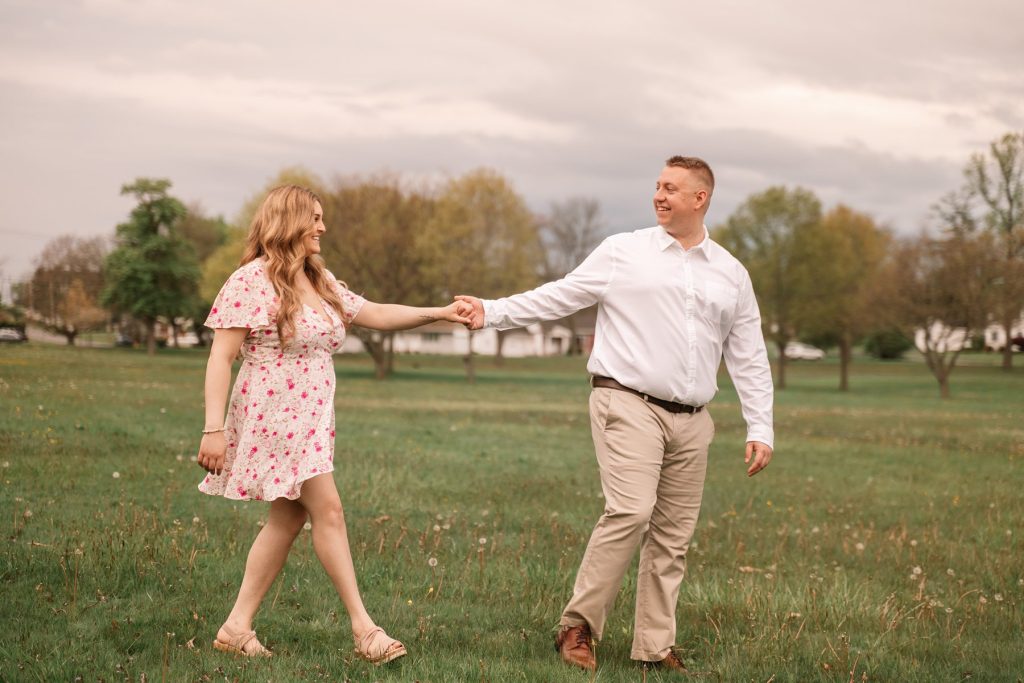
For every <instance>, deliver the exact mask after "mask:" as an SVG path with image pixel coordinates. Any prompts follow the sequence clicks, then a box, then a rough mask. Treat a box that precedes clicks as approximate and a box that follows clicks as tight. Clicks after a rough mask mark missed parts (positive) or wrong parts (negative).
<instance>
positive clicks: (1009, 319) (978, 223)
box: [936, 133, 1024, 370]
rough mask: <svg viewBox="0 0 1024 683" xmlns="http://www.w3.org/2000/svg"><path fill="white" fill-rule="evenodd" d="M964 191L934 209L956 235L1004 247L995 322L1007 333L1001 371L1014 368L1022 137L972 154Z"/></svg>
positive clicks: (1022, 258)
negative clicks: (989, 238)
mask: <svg viewBox="0 0 1024 683" xmlns="http://www.w3.org/2000/svg"><path fill="white" fill-rule="evenodd" d="M964 176H965V178H966V180H965V184H964V186H963V187H962V188H961V189H960V190H958V191H954V192H951V193H949V194H947V195H946V196H945V197H944V198H943V199H942V201H940V202H939V204H938V206H937V207H936V212H937V214H938V216H939V218H940V220H941V221H942V223H943V225H944V227H946V228H947V229H949V230H950V231H951V232H952V233H954V234H965V233H967V234H970V233H973V232H977V231H979V230H985V231H988V232H990V233H992V234H993V235H994V236H995V237H996V238H997V241H998V244H999V246H1000V248H1001V252H1002V253H1001V259H1000V261H1001V262H1000V264H999V270H1000V274H999V276H998V277H997V278H996V279H995V281H994V282H993V283H992V287H993V292H992V294H993V296H992V298H991V302H990V306H991V308H990V311H989V312H990V314H991V317H992V318H994V319H995V321H996V322H997V323H998V324H999V326H1000V327H1002V328H1003V331H1004V332H1005V335H1006V344H1005V345H1004V346H1003V369H1004V370H1011V369H1013V344H1012V341H1011V340H1012V337H1013V334H1012V332H1013V325H1014V323H1015V322H1017V321H1018V320H1020V318H1021V312H1022V310H1024V304H1022V301H1024V134H1021V133H1007V134H1006V135H1004V136H1002V137H1001V138H999V139H998V140H996V141H994V142H992V143H991V144H990V145H989V149H988V154H981V153H979V154H974V155H973V156H972V157H971V159H970V161H969V162H968V164H967V167H966V168H965V169H964Z"/></svg>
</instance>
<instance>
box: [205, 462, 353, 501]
mask: <svg viewBox="0 0 1024 683" xmlns="http://www.w3.org/2000/svg"><path fill="white" fill-rule="evenodd" d="M333 472H334V465H333V464H332V465H331V468H330V469H325V470H321V471H319V472H315V473H310V474H309V476H307V477H303V478H302V479H299V480H297V481H296V482H295V484H294V486H295V487H296V488H297V489H298V490H299V492H298V494H297V495H296V496H295V497H294V498H293V497H291V496H289V495H288V494H287V493H282V494H280V495H277V496H274V497H273V498H253V497H252V496H245V497H242V496H239V495H238V494H237V493H236V492H234V491H231V490H230V489H228V488H227V487H224V492H223V493H215V492H213V491H205V490H203V484H204V483H205V481H203V482H200V483H199V486H197V487H196V488H198V489H199V492H200V493H205V494H206V495H208V496H216V497H218V498H227V499H228V500H240V501H245V502H250V501H252V502H257V503H272V502H273V501H275V500H277V499H278V498H287V499H288V500H298V499H299V498H300V497H301V496H302V485H303V484H304V483H306V482H307V481H309V480H310V479H312V478H313V477H319V476H320V475H321V474H333Z"/></svg>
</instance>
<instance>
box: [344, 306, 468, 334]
mask: <svg viewBox="0 0 1024 683" xmlns="http://www.w3.org/2000/svg"><path fill="white" fill-rule="evenodd" d="M472 312H473V306H472V305H471V304H468V303H465V302H462V301H453V302H452V303H450V304H448V305H447V306H444V307H442V308H436V307H433V308H420V307H417V306H403V305H401V304H377V303H374V302H372V301H367V302H366V303H365V304H363V307H362V308H360V309H359V313H358V314H357V315H356V317H355V318H353V319H352V323H353V324H355V325H359V326H360V327H368V328H370V329H371V330H387V331H390V330H408V329H411V328H413V327H419V326H420V325H426V324H427V323H430V322H434V321H435V320H447V321H449V322H453V323H460V324H463V325H466V324H468V323H469V322H470V318H469V315H470V314H471V313H472Z"/></svg>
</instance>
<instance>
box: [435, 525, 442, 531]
mask: <svg viewBox="0 0 1024 683" xmlns="http://www.w3.org/2000/svg"><path fill="white" fill-rule="evenodd" d="M440 530H441V525H440V524H435V525H434V531H435V532H436V531H440Z"/></svg>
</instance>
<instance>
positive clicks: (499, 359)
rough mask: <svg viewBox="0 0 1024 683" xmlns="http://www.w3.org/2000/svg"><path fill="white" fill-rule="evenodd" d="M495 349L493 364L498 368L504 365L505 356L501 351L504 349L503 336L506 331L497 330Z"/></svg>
mask: <svg viewBox="0 0 1024 683" xmlns="http://www.w3.org/2000/svg"><path fill="white" fill-rule="evenodd" d="M497 333H498V335H497V342H498V343H497V347H496V349H495V351H494V364H495V365H497V366H498V367H499V368H500V367H501V366H503V365H504V364H505V356H504V354H503V353H502V350H503V349H504V347H505V335H506V334H508V330H497Z"/></svg>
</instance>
